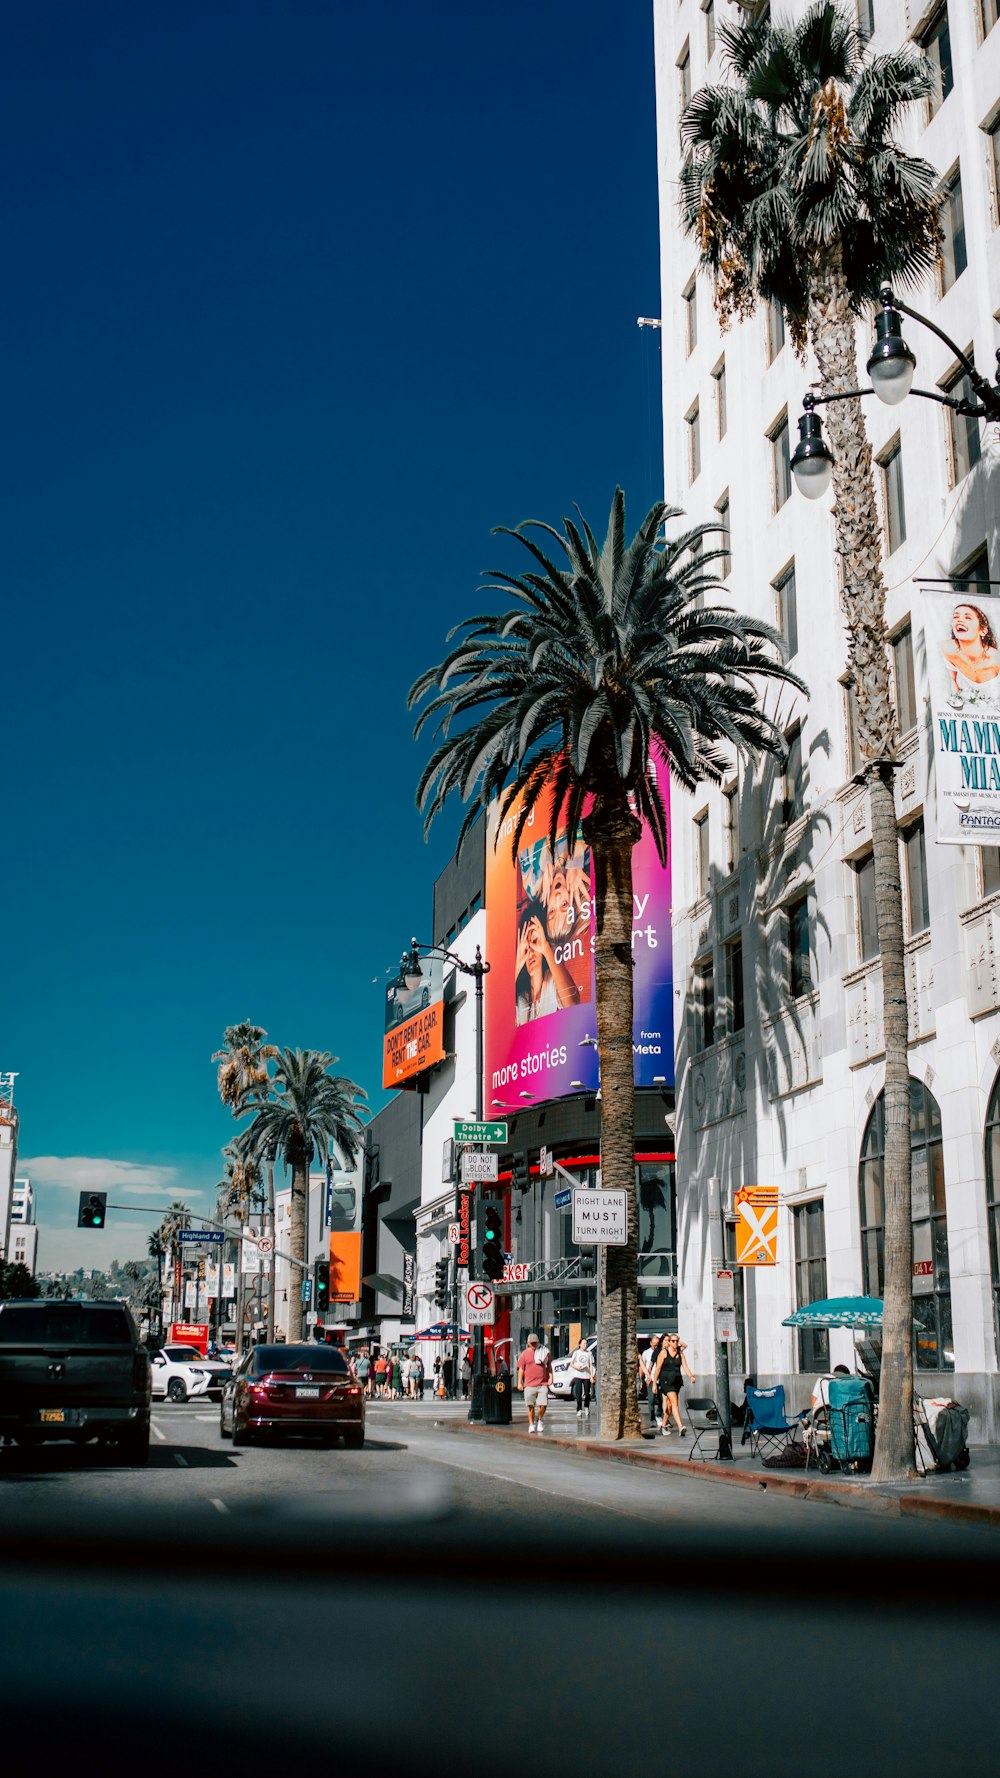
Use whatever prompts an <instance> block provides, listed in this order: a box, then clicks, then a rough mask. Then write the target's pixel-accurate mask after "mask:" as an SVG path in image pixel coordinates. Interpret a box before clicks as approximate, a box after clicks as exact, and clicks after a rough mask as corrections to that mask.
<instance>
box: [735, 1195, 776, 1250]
mask: <svg viewBox="0 0 1000 1778" xmlns="http://www.w3.org/2000/svg"><path fill="white" fill-rule="evenodd" d="M733 1208H734V1210H735V1211H736V1264H737V1265H738V1266H776V1265H777V1263H778V1188H777V1186H776V1185H741V1186H740V1188H739V1191H738V1192H737V1193H736V1196H735V1198H734V1199H733Z"/></svg>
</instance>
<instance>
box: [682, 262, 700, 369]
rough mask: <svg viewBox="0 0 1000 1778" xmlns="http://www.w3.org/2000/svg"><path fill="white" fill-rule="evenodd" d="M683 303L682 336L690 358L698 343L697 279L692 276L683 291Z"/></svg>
mask: <svg viewBox="0 0 1000 1778" xmlns="http://www.w3.org/2000/svg"><path fill="white" fill-rule="evenodd" d="M682 301H683V303H684V337H685V339H686V341H687V353H688V357H689V358H690V356H691V353H692V352H693V351H694V349H695V346H696V345H697V344H698V280H697V278H692V279H691V282H690V284H689V285H688V286H687V288H686V290H685V291H684V292H683V296H682Z"/></svg>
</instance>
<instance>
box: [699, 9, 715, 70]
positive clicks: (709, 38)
mask: <svg viewBox="0 0 1000 1778" xmlns="http://www.w3.org/2000/svg"><path fill="white" fill-rule="evenodd" d="M701 10H702V12H703V13H704V14H705V60H706V62H710V61H711V60H712V57H713V56H714V54H715V0H704V4H703V6H702V9H701Z"/></svg>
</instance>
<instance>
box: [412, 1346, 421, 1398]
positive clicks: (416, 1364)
mask: <svg viewBox="0 0 1000 1778" xmlns="http://www.w3.org/2000/svg"><path fill="white" fill-rule="evenodd" d="M410 1391H411V1394H412V1396H413V1399H414V1401H423V1399H424V1361H423V1359H422V1358H421V1356H420V1354H419V1352H415V1353H414V1355H413V1357H412V1358H411V1359H410Z"/></svg>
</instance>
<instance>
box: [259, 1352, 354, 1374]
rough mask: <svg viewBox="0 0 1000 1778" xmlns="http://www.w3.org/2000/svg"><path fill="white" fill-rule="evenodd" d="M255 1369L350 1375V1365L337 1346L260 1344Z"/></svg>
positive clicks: (260, 1372) (261, 1371)
mask: <svg viewBox="0 0 1000 1778" xmlns="http://www.w3.org/2000/svg"><path fill="white" fill-rule="evenodd" d="M253 1368H254V1370H255V1371H256V1372H257V1375H258V1376H260V1375H262V1374H263V1372H264V1371H326V1372H327V1373H329V1374H332V1375H334V1376H337V1377H346V1376H349V1375H350V1365H349V1364H348V1362H347V1359H346V1358H345V1357H344V1354H343V1353H342V1352H338V1351H337V1348H336V1347H335V1346H258V1347H257V1350H256V1352H255V1353H254V1366H253Z"/></svg>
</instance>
